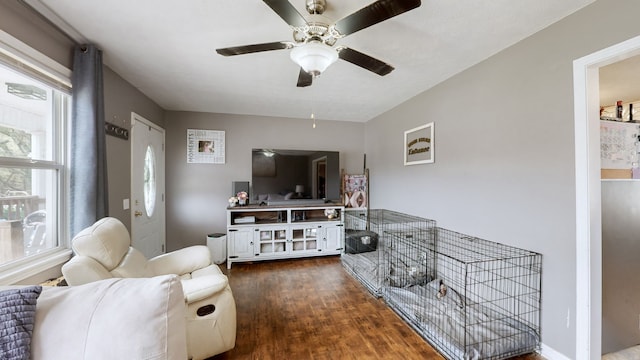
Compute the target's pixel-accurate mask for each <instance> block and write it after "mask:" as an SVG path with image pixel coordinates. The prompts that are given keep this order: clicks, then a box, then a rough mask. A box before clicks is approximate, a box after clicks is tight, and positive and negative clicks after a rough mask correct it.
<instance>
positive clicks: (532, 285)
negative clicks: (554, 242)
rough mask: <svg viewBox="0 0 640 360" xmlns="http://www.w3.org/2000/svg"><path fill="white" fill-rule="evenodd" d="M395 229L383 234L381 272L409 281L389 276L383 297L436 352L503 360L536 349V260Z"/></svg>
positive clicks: (440, 233)
mask: <svg viewBox="0 0 640 360" xmlns="http://www.w3.org/2000/svg"><path fill="white" fill-rule="evenodd" d="M396 230H398V231H397V232H391V231H386V232H385V234H386V235H387V236H388V238H387V239H385V241H386V242H387V244H390V243H392V244H393V246H388V247H387V248H386V249H387V250H388V252H386V253H384V254H383V257H382V259H381V260H382V262H383V264H382V266H381V268H382V269H384V271H385V272H390V273H393V272H395V273H398V269H399V268H400V267H401V266H408V269H409V276H404V277H401V278H399V279H394V280H393V281H391V277H387V281H385V283H384V286H383V287H382V295H383V298H384V300H385V301H386V302H387V303H388V304H389V306H390V307H391V308H392V309H394V310H395V311H396V312H397V313H398V314H399V315H400V316H402V317H403V318H404V319H405V320H406V321H407V322H408V323H409V324H410V325H411V326H413V327H414V328H415V329H416V330H417V331H418V332H419V333H420V334H421V335H422V336H423V337H424V338H425V339H426V340H427V341H429V342H430V343H431V344H432V345H433V346H434V347H435V348H436V349H437V350H438V351H440V352H441V353H442V354H443V355H445V356H446V357H447V358H449V359H504V358H508V357H512V356H516V355H520V354H525V353H530V352H532V351H535V350H537V349H538V348H539V346H540V304H541V271H542V255H541V254H538V253H535V252H531V251H527V250H523V249H519V248H515V247H511V246H507V245H503V244H499V243H495V242H491V241H487V240H483V239H479V238H476V237H472V236H468V235H464V234H460V233H457V232H454V231H451V230H447V229H442V228H435V229H431V231H419V232H418V233H417V234H413V235H412V236H406V234H407V233H411V232H412V229H408V231H407V229H402V228H400V229H396ZM433 235H435V236H433ZM416 264H420V266H422V267H421V268H420V269H414V268H415V267H416ZM422 273H424V276H422V275H421V274H422ZM416 275H418V276H416Z"/></svg>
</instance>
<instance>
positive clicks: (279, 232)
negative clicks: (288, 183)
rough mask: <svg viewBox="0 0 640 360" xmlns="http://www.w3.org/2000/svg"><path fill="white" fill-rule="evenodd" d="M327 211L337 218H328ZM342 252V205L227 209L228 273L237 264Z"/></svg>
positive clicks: (257, 206) (256, 206) (251, 206)
mask: <svg viewBox="0 0 640 360" xmlns="http://www.w3.org/2000/svg"><path fill="white" fill-rule="evenodd" d="M327 209H333V210H335V212H336V216H335V217H333V218H329V217H328V216H327V215H325V210H327ZM343 249H344V207H343V206H341V205H335V204H322V205H296V206H259V205H249V206H239V207H238V206H236V207H229V208H227V269H231V264H233V263H234V262H246V261H261V260H275V259H286V258H299V257H310V256H324V255H339V254H341V253H342V250H343Z"/></svg>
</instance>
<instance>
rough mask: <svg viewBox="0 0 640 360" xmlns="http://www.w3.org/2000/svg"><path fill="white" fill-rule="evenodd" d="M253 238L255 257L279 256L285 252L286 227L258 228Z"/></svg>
mask: <svg viewBox="0 0 640 360" xmlns="http://www.w3.org/2000/svg"><path fill="white" fill-rule="evenodd" d="M255 236H256V237H255V239H254V243H255V244H257V246H256V254H257V255H280V254H284V253H285V252H286V251H287V228H286V227H280V226H278V227H260V228H258V229H256V235H255Z"/></svg>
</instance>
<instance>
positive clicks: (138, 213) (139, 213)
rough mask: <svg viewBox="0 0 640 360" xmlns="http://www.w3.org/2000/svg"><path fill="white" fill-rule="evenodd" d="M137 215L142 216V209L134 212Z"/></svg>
mask: <svg viewBox="0 0 640 360" xmlns="http://www.w3.org/2000/svg"><path fill="white" fill-rule="evenodd" d="M133 215H134V216H135V217H138V216H142V211H136V212H134V213H133Z"/></svg>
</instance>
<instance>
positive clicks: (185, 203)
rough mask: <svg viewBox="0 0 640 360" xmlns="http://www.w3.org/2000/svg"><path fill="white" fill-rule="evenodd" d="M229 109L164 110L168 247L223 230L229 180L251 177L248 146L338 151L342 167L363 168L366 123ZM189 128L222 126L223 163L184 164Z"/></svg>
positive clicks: (199, 241)
mask: <svg viewBox="0 0 640 360" xmlns="http://www.w3.org/2000/svg"><path fill="white" fill-rule="evenodd" d="M316 122H317V127H316V128H315V129H313V128H312V127H311V121H310V120H309V119H280V118H270V117H259V116H239V115H227V114H211V113H195V112H174V111H170V112H167V116H166V117H165V126H166V131H167V136H166V149H167V151H166V154H167V157H166V164H167V179H166V186H167V191H166V193H167V249H168V250H169V251H171V250H175V249H179V248H182V247H185V246H188V245H193V244H204V243H205V241H206V235H207V234H209V233H212V232H225V231H226V207H227V205H228V202H227V200H228V199H229V196H230V194H231V183H232V182H233V181H251V149H253V148H275V149H308V150H330V151H339V152H340V167H341V168H342V169H344V170H345V171H346V172H355V173H362V167H363V152H362V148H363V147H364V124H362V123H353V122H336V121H316ZM187 129H206V130H222V131H225V142H226V147H225V154H226V163H225V164H187V156H186V155H187V147H186V146H187Z"/></svg>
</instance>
